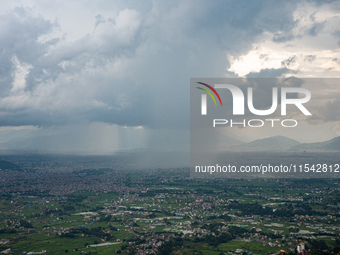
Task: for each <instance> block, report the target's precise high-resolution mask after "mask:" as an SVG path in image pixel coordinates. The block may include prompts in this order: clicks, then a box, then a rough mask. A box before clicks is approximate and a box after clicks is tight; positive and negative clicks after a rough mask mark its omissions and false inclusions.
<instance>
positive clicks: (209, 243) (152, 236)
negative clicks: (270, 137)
mask: <svg viewBox="0 0 340 255" xmlns="http://www.w3.org/2000/svg"><path fill="white" fill-rule="evenodd" d="M104 161H105V163H103V162H104ZM124 164H125V163H124V162H116V161H114V160H113V161H108V160H107V158H100V157H97V158H87V157H77V158H73V157H71V156H69V157H66V156H65V157H57V156H56V157H52V156H48V157H47V156H46V157H44V156H29V155H26V156H20V157H19V156H6V157H3V158H2V160H1V161H0V168H1V171H0V182H1V185H0V190H1V193H0V194H1V195H0V199H1V203H0V252H1V253H2V254H64V253H71V254H216V255H220V254H340V231H339V230H340V224H339V223H340V222H339V221H340V220H339V205H340V192H339V179H268V178H267V179H195V178H190V176H189V169H143V170H141V169H139V170H131V169H130V170H129V169H127V168H126V167H125V166H124ZM110 166H111V167H110ZM112 166H116V167H112Z"/></svg>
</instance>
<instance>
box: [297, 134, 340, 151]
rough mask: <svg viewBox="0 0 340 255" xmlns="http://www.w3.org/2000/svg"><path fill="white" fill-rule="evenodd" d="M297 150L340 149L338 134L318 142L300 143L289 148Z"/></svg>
mask: <svg viewBox="0 0 340 255" xmlns="http://www.w3.org/2000/svg"><path fill="white" fill-rule="evenodd" d="M291 149H292V150H297V151H340V136H338V137H335V138H333V139H331V140H328V141H324V142H318V143H301V144H298V145H295V146H293V147H292V148H291Z"/></svg>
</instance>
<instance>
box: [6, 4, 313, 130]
mask: <svg viewBox="0 0 340 255" xmlns="http://www.w3.org/2000/svg"><path fill="white" fill-rule="evenodd" d="M128 6H129V8H127V7H125V8H123V7H121V8H120V10H119V11H117V12H113V13H112V14H110V15H109V14H107V13H106V14H104V13H100V12H96V14H94V15H93V16H89V17H88V19H92V20H93V27H92V28H90V29H89V31H90V32H88V34H87V35H85V36H83V37H82V38H80V39H77V40H74V41H69V40H65V39H64V38H63V37H56V36H54V30H57V29H58V24H57V23H55V22H51V21H48V20H47V19H45V18H43V17H42V16H41V15H36V14H33V12H32V11H31V10H29V9H25V8H16V9H14V10H13V11H12V12H9V13H7V14H2V16H1V18H0V24H1V30H0V39H1V40H0V41H1V51H0V60H1V65H0V81H1V99H0V121H1V124H2V125H47V126H48V125H58V124H60V125H65V124H67V123H86V122H94V121H100V122H106V123H114V124H118V125H133V126H137V125H143V126H148V127H154V128H160V127H180V128H183V127H188V124H189V120H188V119H189V89H188V87H189V78H190V77H222V76H223V75H225V74H227V72H226V68H227V67H229V63H228V61H227V54H232V55H233V56H236V57H237V56H239V55H241V54H245V53H246V52H248V50H249V49H250V48H251V47H252V45H253V43H254V42H256V40H259V36H260V35H261V34H263V33H264V32H270V33H273V34H278V35H282V36H289V31H290V30H291V29H292V28H293V27H294V26H295V21H294V19H293V17H292V13H293V11H294V10H295V8H296V3H295V2H293V1H292V2H290V1H286V2H283V1H213V2H206V1H186V2H182V1H171V2H153V3H152V4H151V2H148V3H147V4H145V6H146V7H145V6H144V7H143V8H141V7H140V3H139V2H134V1H132V2H129V4H128ZM75 12H77V10H75ZM317 31H318V30H317V29H316V28H315V32H317ZM43 35H44V36H47V35H48V36H49V38H51V39H49V40H45V41H44V40H42V39H41V36H43ZM66 37H67V35H66ZM277 40H281V41H284V40H288V39H279V37H277ZM20 70H21V71H20ZM22 70H24V71H25V70H26V72H27V75H26V76H24V75H23V72H24V71H22ZM287 71H288V69H287V68H281V69H276V70H274V69H267V70H263V71H261V72H260V73H259V75H263V76H270V75H274V76H276V75H282V74H283V73H286V72H287ZM20 72H21V73H20ZM20 75H21V76H20ZM254 75H256V74H249V77H252V76H254ZM15 77H17V78H15ZM14 88H15V89H14Z"/></svg>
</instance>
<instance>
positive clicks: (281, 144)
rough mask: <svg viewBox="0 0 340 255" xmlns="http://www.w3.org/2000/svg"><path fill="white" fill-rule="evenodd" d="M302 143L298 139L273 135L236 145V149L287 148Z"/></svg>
mask: <svg viewBox="0 0 340 255" xmlns="http://www.w3.org/2000/svg"><path fill="white" fill-rule="evenodd" d="M297 144H300V143H299V142H298V141H296V140H294V139H291V138H288V137H285V136H272V137H267V138H263V139H257V140H254V141H252V142H249V143H244V144H241V145H238V146H234V149H236V150H238V149H239V150H242V151H244V150H246V151H254V150H287V149H289V148H291V147H292V146H294V145H297Z"/></svg>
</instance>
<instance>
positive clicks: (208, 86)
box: [197, 82, 222, 106]
mask: <svg viewBox="0 0 340 255" xmlns="http://www.w3.org/2000/svg"><path fill="white" fill-rule="evenodd" d="M197 83H198V84H201V85H203V86H206V87H207V88H209V89H211V91H212V92H214V93H215V95H216V96H217V98H218V100H219V101H220V104H221V106H222V100H221V98H220V95H219V94H218V93H217V91H216V90H215V89H214V88H213V87H211V86H210V85H208V84H206V83H203V82H197ZM197 88H198V89H201V90H203V91H205V92H206V93H207V94H209V96H210V97H211V98H212V99H213V100H214V102H215V105H216V100H215V98H214V96H213V95H212V94H211V93H210V92H209V91H208V90H206V89H202V88H200V87H197Z"/></svg>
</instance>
